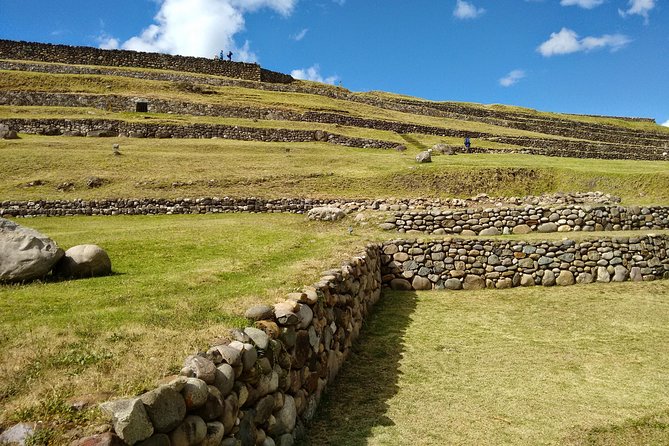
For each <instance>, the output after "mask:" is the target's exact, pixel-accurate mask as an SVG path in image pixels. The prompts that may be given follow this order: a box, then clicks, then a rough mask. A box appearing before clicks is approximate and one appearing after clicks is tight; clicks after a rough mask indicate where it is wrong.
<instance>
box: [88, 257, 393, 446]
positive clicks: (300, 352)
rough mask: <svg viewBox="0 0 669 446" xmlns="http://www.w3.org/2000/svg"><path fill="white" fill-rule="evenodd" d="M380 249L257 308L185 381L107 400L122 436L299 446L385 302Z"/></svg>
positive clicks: (226, 445)
mask: <svg viewBox="0 0 669 446" xmlns="http://www.w3.org/2000/svg"><path fill="white" fill-rule="evenodd" d="M380 252H381V251H380V246H379V245H369V246H367V248H366V249H365V251H364V252H363V253H362V254H360V255H358V256H356V257H353V258H352V259H351V260H350V261H348V262H346V263H345V264H344V265H343V266H342V267H341V268H338V269H335V270H331V271H327V272H325V274H324V276H323V277H322V278H321V280H320V281H319V282H318V283H316V284H314V285H313V286H310V287H306V288H304V290H303V291H302V292H297V293H292V294H290V295H288V296H287V297H288V299H287V300H286V301H284V302H281V303H278V304H276V305H274V306H273V307H272V306H256V307H253V308H250V309H249V310H248V311H247V312H246V316H247V317H248V318H249V319H250V320H251V321H254V323H253V325H252V326H250V327H247V328H246V329H244V330H234V331H233V332H232V335H231V337H232V340H231V341H227V342H224V343H221V344H218V345H214V346H212V347H211V348H210V349H209V350H208V351H207V352H203V353H200V354H198V355H193V356H189V357H188V358H186V361H185V363H184V368H183V369H182V371H181V373H180V375H181V376H179V377H173V378H172V379H166V380H165V384H164V385H162V386H160V387H158V388H157V389H155V390H152V391H150V392H148V393H145V394H143V395H141V396H139V397H137V398H132V399H128V400H121V401H112V402H109V403H104V404H103V405H102V408H103V410H105V411H106V412H108V413H109V414H110V416H112V420H113V426H114V430H115V433H116V434H117V435H118V436H119V437H120V438H121V439H122V440H123V441H124V442H125V443H127V444H129V445H134V444H136V443H139V442H141V441H144V440H147V441H149V443H148V444H170V441H171V444H172V445H181V444H191V445H194V444H207V445H216V446H218V445H222V446H235V445H238V444H242V445H266V446H272V445H279V446H289V445H292V444H293V442H294V440H295V438H296V437H299V436H301V435H303V434H304V425H305V423H307V422H308V421H309V420H311V419H312V418H313V416H314V413H315V410H316V407H317V405H318V402H319V400H320V398H321V395H322V394H323V391H324V389H325V388H326V386H327V385H328V384H329V383H331V382H332V381H333V379H334V378H335V376H336V375H337V372H338V371H339V368H340V367H341V365H342V364H343V362H344V361H345V360H346V358H347V357H348V356H349V354H350V351H351V346H352V344H353V341H354V340H355V339H356V338H357V337H358V334H359V333H360V329H361V328H362V325H363V321H364V319H365V317H366V316H367V315H368V313H369V312H370V310H371V308H372V306H373V305H374V303H376V302H377V301H378V299H379V298H380V297H381V261H380V255H381V254H380ZM168 440H169V441H168ZM86 441H87V440H86V439H84V440H82V442H81V444H87V443H86Z"/></svg>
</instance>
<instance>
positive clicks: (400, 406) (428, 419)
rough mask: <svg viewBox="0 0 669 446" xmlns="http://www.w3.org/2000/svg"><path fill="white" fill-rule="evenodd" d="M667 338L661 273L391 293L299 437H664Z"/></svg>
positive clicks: (576, 440)
mask: <svg viewBox="0 0 669 446" xmlns="http://www.w3.org/2000/svg"><path fill="white" fill-rule="evenodd" d="M667 336H669V283H667V282H653V283H625V284H616V285H609V286H606V285H605V286H598V285H586V286H574V287H568V288H560V289H557V288H552V289H540V288H534V289H513V290H504V291H480V292H475V293H472V292H470V293H467V294H463V293H457V292H455V293H454V292H450V293H448V292H444V293H435V292H429V293H424V292H423V293H403V294H402V293H392V294H389V295H387V296H386V297H385V298H384V300H382V302H381V303H380V305H379V307H377V309H376V310H375V314H374V315H373V317H372V318H371V320H370V322H369V323H368V325H367V327H366V331H365V334H364V335H363V338H362V340H361V342H360V344H359V346H358V347H356V352H355V354H354V355H353V356H352V357H351V358H350V360H349V361H348V362H347V365H346V366H345V368H344V370H343V371H342V372H341V375H340V376H339V377H338V379H337V382H336V384H335V386H334V387H332V388H331V390H330V392H329V394H328V396H327V397H326V399H325V403H324V404H323V405H322V406H321V408H320V409H319V412H318V413H317V417H316V419H317V421H316V422H315V423H314V424H313V426H312V428H311V429H310V437H311V442H310V443H309V444H311V445H338V446H357V445H369V446H372V445H387V446H392V445H407V444H411V445H445V444H476V445H500V444H508V445H515V444H517V445H527V444H532V445H540V444H541V445H574V446H575V445H602V446H604V445H608V446H611V445H620V446H622V445H659V444H667V443H669V393H667V391H666V389H667V386H669V344H667V342H665V341H666V338H667Z"/></svg>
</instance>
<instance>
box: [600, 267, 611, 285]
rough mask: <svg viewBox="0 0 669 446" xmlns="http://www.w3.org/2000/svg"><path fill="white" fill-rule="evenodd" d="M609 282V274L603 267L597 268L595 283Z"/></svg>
mask: <svg viewBox="0 0 669 446" xmlns="http://www.w3.org/2000/svg"><path fill="white" fill-rule="evenodd" d="M610 281H611V274H610V273H609V271H608V269H607V268H606V267H605V266H600V267H598V268H597V282H601V283H609V282H610Z"/></svg>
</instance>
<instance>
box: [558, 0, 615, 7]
mask: <svg viewBox="0 0 669 446" xmlns="http://www.w3.org/2000/svg"><path fill="white" fill-rule="evenodd" d="M602 3H604V0H560V4H561V5H562V6H580V7H581V8H584V9H593V8H596V7H597V6H599V5H601V4H602Z"/></svg>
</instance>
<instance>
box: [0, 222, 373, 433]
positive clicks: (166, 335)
mask: <svg viewBox="0 0 669 446" xmlns="http://www.w3.org/2000/svg"><path fill="white" fill-rule="evenodd" d="M20 223H21V224H25V225H28V226H29V227H32V228H35V229H37V230H39V231H41V232H43V233H45V234H49V236H50V237H52V238H53V239H54V240H56V241H57V243H58V244H59V245H60V246H61V247H63V248H64V249H67V248H68V247H70V246H73V245H77V244H81V243H84V242H89V243H95V244H98V245H100V246H102V247H104V248H105V250H107V251H108V252H109V255H110V257H111V259H112V262H113V268H114V272H115V274H114V275H112V276H110V277H104V278H97V279H89V280H79V281H65V282H48V283H33V284H29V285H23V286H8V285H4V286H3V285H0V376H2V377H3V378H2V380H0V425H4V426H6V425H7V424H8V423H10V422H13V421H20V420H30V421H37V420H42V421H52V422H54V423H56V424H57V425H59V426H60V428H62V429H63V430H65V429H66V428H67V426H68V425H69V423H70V422H77V421H82V420H81V417H84V418H90V417H95V416H96V413H95V412H89V413H86V414H84V415H82V414H78V413H74V412H72V411H71V410H68V409H67V407H66V406H65V404H64V401H65V400H66V399H67V398H68V397H71V396H82V395H87V394H99V393H102V394H106V393H108V394H112V395H117V396H121V395H132V394H135V393H137V392H139V391H141V390H142V389H147V390H148V388H151V386H152V385H153V384H154V383H155V381H156V379H157V378H159V377H161V376H165V375H169V374H170V373H175V372H178V370H179V369H180V364H181V361H182V360H183V358H185V357H186V356H187V355H189V354H191V353H193V352H195V351H198V350H199V349H202V348H205V347H206V346H207V345H208V343H209V342H210V341H212V340H213V339H215V338H217V337H219V336H222V335H225V334H226V333H227V329H228V328H231V327H235V326H245V324H246V319H244V318H243V312H244V310H245V309H246V308H248V307H249V306H251V305H253V304H256V303H261V302H268V303H272V302H274V301H275V300H276V299H277V298H281V297H282V296H284V295H285V293H288V292H291V291H294V290H296V289H298V288H299V287H301V286H303V285H308V284H310V283H313V282H315V281H316V280H317V278H318V277H319V274H320V272H321V271H323V270H325V269H327V268H331V267H333V266H337V265H338V264H339V261H340V260H343V259H344V258H346V257H348V256H349V255H351V254H355V253H356V252H358V249H359V247H360V246H363V244H362V242H361V240H360V239H359V238H357V237H351V236H349V235H348V233H347V231H346V226H344V225H324V224H316V223H305V218H304V216H296V215H275V214H271V215H252V214H239V215H227V216H225V215H224V216H169V217H118V218H116V217H114V218H103V217H99V218H96V217H89V218H57V219H49V218H36V219H31V220H21V221H20ZM102 398H104V397H102ZM61 433H62V432H61Z"/></svg>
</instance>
